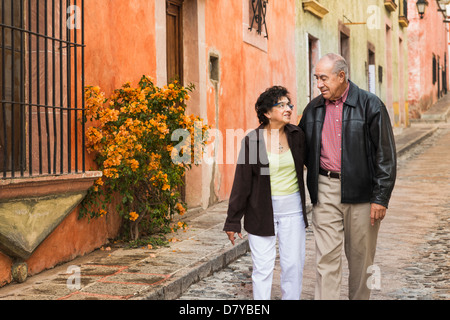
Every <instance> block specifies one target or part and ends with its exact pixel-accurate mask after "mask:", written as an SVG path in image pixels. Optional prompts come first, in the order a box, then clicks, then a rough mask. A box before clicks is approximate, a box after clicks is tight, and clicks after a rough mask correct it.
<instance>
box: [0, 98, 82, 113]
mask: <svg viewBox="0 0 450 320" xmlns="http://www.w3.org/2000/svg"><path fill="white" fill-rule="evenodd" d="M0 102H4V103H16V104H19V105H27V106H28V105H30V103H27V102H14V101H11V100H7V99H5V100H0ZM31 106H33V107H41V108H45V104H38V103H31ZM47 108H49V109H61V110H78V111H82V110H83V109H82V108H78V109H75V108H70V109H69V108H65V107H62V108H61V107H57V106H50V105H49V106H47Z"/></svg>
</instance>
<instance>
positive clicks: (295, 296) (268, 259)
mask: <svg viewBox="0 0 450 320" xmlns="http://www.w3.org/2000/svg"><path fill="white" fill-rule="evenodd" d="M274 224H275V236H269V237H261V236H256V235H252V234H248V240H249V244H250V250H251V253H252V260H253V273H252V281H253V299H255V300H270V296H271V289H272V278H273V270H274V267H275V258H276V241H277V237H278V250H279V253H280V266H281V293H282V299H283V300H299V299H300V295H301V292H302V279H303V266H304V262H305V238H306V231H305V223H304V221H303V216H302V213H301V212H298V213H295V214H274Z"/></svg>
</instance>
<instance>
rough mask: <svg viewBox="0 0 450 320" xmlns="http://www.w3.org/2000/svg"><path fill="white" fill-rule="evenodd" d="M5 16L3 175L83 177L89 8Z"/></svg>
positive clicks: (24, 5) (71, 5) (23, 5)
mask: <svg viewBox="0 0 450 320" xmlns="http://www.w3.org/2000/svg"><path fill="white" fill-rule="evenodd" d="M0 9H1V10H0V11H1V21H0V28H1V29H0V74H1V85H0V99H1V104H0V174H2V175H3V178H16V177H19V176H20V177H26V176H39V175H46V174H66V173H72V172H75V173H77V172H84V171H85V141H84V129H85V128H84V122H83V121H80V120H81V119H83V118H84V94H83V91H84V90H83V88H84V30H83V29H84V0H78V2H77V0H0Z"/></svg>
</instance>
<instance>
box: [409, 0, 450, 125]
mask: <svg viewBox="0 0 450 320" xmlns="http://www.w3.org/2000/svg"><path fill="white" fill-rule="evenodd" d="M415 4H416V1H412V0H410V1H408V19H409V21H410V23H409V26H408V49H409V54H408V56H409V58H408V59H409V61H408V65H409V94H408V100H409V111H410V115H411V118H413V119H414V118H416V119H417V118H420V115H421V113H423V112H425V111H426V110H427V109H429V108H430V107H431V106H432V105H433V104H434V103H435V102H436V101H437V90H438V87H437V82H436V83H435V84H433V81H432V76H433V74H432V72H433V69H432V59H433V53H434V54H435V55H436V57H437V56H439V57H440V65H442V66H443V65H444V56H447V64H448V61H449V59H448V46H447V34H446V24H445V23H444V22H443V20H444V18H443V15H442V13H441V12H439V11H438V5H437V3H436V1H435V0H431V1H428V4H429V5H428V8H427V9H426V12H425V15H424V18H423V19H420V18H419V15H418V13H417V8H416V5H415ZM447 70H448V69H447ZM439 72H440V71H439Z"/></svg>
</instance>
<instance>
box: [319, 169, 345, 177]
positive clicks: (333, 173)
mask: <svg viewBox="0 0 450 320" xmlns="http://www.w3.org/2000/svg"><path fill="white" fill-rule="evenodd" d="M319 173H320V174H321V175H323V176H326V177H329V178H334V179H341V174H340V173H339V172H331V171H327V170H324V169H322V168H319Z"/></svg>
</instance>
